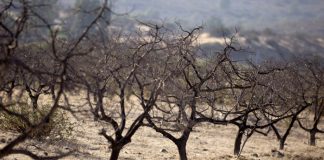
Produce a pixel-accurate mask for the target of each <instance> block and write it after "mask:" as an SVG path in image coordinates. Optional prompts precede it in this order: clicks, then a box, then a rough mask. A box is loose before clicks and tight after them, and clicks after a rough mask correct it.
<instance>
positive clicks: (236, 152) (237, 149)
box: [234, 128, 245, 155]
mask: <svg viewBox="0 0 324 160" xmlns="http://www.w3.org/2000/svg"><path fill="white" fill-rule="evenodd" d="M244 130H245V129H243V128H240V129H239V131H238V132H237V135H236V138H235V144H234V155H239V154H240V151H241V142H242V138H243V134H244Z"/></svg>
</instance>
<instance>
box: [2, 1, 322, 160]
mask: <svg viewBox="0 0 324 160" xmlns="http://www.w3.org/2000/svg"><path fill="white" fill-rule="evenodd" d="M33 2H34V3H36V4H34V3H31V1H30V0H3V1H1V2H0V36H1V37H2V39H0V51H1V55H0V71H1V72H0V76H1V79H0V127H1V128H0V130H1V132H3V133H5V134H6V135H5V134H4V135H5V136H8V137H5V138H4V139H1V143H2V144H1V145H0V159H3V158H7V157H10V156H14V155H17V154H22V155H25V156H28V157H30V158H32V159H59V158H64V157H66V156H72V157H77V156H79V153H81V152H85V151H81V150H82V146H81V145H80V144H78V138H79V139H80V138H84V137H86V136H88V138H90V139H91V138H93V137H96V138H97V140H98V139H100V145H102V146H104V147H103V148H104V149H102V148H100V147H102V146H100V147H99V148H98V147H97V145H98V144H96V143H87V144H86V145H90V146H93V148H92V150H99V151H100V152H104V153H109V154H110V156H107V155H105V157H104V158H105V159H107V157H109V158H110V159H111V160H117V159H120V155H121V154H124V153H127V152H128V147H129V146H132V145H137V144H138V141H136V140H138V139H139V138H138V137H137V136H139V135H143V136H141V137H140V138H141V140H142V141H145V142H142V143H151V142H153V141H167V142H166V143H169V142H171V144H170V145H169V146H168V147H170V148H172V147H173V148H174V151H173V150H172V151H170V149H169V148H162V149H161V150H160V152H161V154H168V152H169V151H170V152H172V154H174V155H175V154H177V155H178V157H179V159H181V160H187V159H189V158H192V157H194V156H193V155H190V154H191V153H190V152H194V153H195V154H205V152H213V150H212V151H211V150H210V149H209V147H210V148H213V149H215V150H217V149H219V148H221V147H222V145H229V143H228V142H224V141H222V140H221V139H218V140H219V141H220V142H221V144H216V141H215V139H217V138H220V137H221V138H223V139H226V140H228V139H230V140H231V141H232V142H233V143H232V144H231V145H229V146H230V147H231V148H232V149H233V155H228V154H229V153H226V154H222V155H220V156H218V158H222V159H232V158H238V159H248V157H254V158H259V157H261V156H262V157H263V158H264V157H273V158H283V157H285V158H295V159H298V158H305V159H317V158H323V156H324V155H323V154H322V153H321V154H320V155H319V156H317V155H316V156H315V155H302V154H300V153H294V154H293V155H290V154H291V153H292V151H291V150H290V149H294V148H298V147H296V146H293V145H290V143H291V141H288V139H289V138H291V137H292V136H294V138H295V139H296V137H297V138H298V136H299V135H298V134H302V133H303V132H302V131H303V130H304V131H306V132H307V133H308V134H309V138H308V139H309V145H311V146H315V147H316V145H318V144H321V143H323V140H322V139H320V140H318V136H319V134H321V133H324V130H323V128H322V127H323V125H324V124H323V119H322V118H323V116H324V82H323V79H324V66H323V64H322V62H320V60H319V61H318V59H317V58H313V57H311V58H310V57H299V55H296V57H293V58H291V59H289V60H285V61H278V60H276V59H273V60H268V59H266V60H265V61H264V62H259V61H258V62H255V61H252V60H251V59H237V57H239V56H238V55H241V54H244V48H242V46H241V45H240V41H239V40H238V38H239V35H238V34H237V33H234V34H233V35H231V34H224V36H227V37H224V44H223V48H222V49H221V50H217V51H214V50H213V52H207V51H206V50H205V48H203V47H202V46H200V44H199V36H200V35H201V33H202V32H203V27H200V26H198V27H195V28H191V29H188V28H186V27H185V26H182V25H181V24H180V23H177V24H176V25H172V26H171V28H168V26H170V25H169V24H168V25H164V24H163V23H162V24H151V23H148V22H141V21H138V22H137V23H138V26H140V27H138V29H137V30H136V31H135V32H133V31H121V30H118V29H113V27H111V26H109V25H110V21H111V14H114V12H113V11H112V8H111V6H112V5H111V4H110V1H109V0H103V1H100V2H102V3H92V4H93V6H91V9H90V10H87V9H86V8H84V7H85V6H86V5H87V4H86V3H87V1H80V3H78V4H77V5H78V10H77V11H76V13H73V14H70V15H71V16H73V15H74V16H75V19H74V20H75V21H71V22H72V23H73V24H70V23H71V22H66V23H65V21H62V22H60V23H59V24H53V23H54V22H56V21H55V20H54V19H53V15H59V14H58V13H48V15H47V14H46V13H44V10H43V9H42V7H46V8H50V9H49V11H48V12H55V9H54V8H55V7H54V6H52V5H54V4H55V2H56V1H51V3H49V4H43V3H41V2H42V1H40V2H37V1H33ZM96 2H98V1H96ZM222 2H223V7H225V8H231V6H227V5H226V1H222ZM38 3H39V4H38ZM37 4H38V5H37ZM48 17H51V18H48ZM82 18H85V19H86V22H85V23H86V24H83V23H81V22H82V20H81V19H82ZM65 20H69V19H65ZM80 25H84V26H80ZM69 26H80V28H78V29H76V30H74V31H73V30H70V29H71V28H69ZM267 34H272V33H271V32H267ZM59 35H64V36H59ZM63 37H64V38H63ZM265 43H268V42H265ZM269 43H271V44H274V43H272V42H269ZM274 45H275V44H274ZM270 48H271V46H270ZM44 97H46V98H44ZM72 119H73V120H74V121H76V122H75V123H78V124H80V125H78V126H79V127H81V129H80V128H75V127H74V124H75V123H74V122H72ZM89 124H91V125H89ZM309 124H310V125H309ZM82 125H84V126H82ZM82 127H84V128H82ZM235 127H236V128H235ZM144 130H149V131H145V132H144ZM74 131H75V132H74ZM12 132H13V133H14V134H9V133H12ZM154 132H155V133H154ZM205 132H206V133H208V134H205ZM223 132H224V133H223ZM7 134H8V135H7ZM72 135H73V138H75V139H73V140H74V142H71V141H68V140H67V138H68V137H70V136H72ZM97 135H100V137H97ZM211 135H212V136H211ZM260 135H262V136H263V137H262V138H260ZM0 136H2V135H0ZM159 136H160V137H159ZM152 137H153V138H152ZM271 137H272V138H273V137H276V138H277V140H278V141H279V146H278V145H277V144H274V145H273V144H271V145H269V144H268V145H269V146H271V147H272V148H267V149H268V150H269V151H268V152H266V153H262V152H261V151H260V150H258V149H256V148H258V147H262V146H261V144H260V141H261V140H264V141H266V142H267V143H269V141H271ZM292 138H293V137H292ZM7 139H8V140H7ZM9 139H10V140H9ZM134 139H136V140H135V141H134ZM45 140H50V141H52V142H54V141H62V143H60V144H58V146H56V147H57V149H56V150H55V151H53V148H51V147H52V146H45V145H44V144H42V142H44V141H45ZM73 140H72V141H73ZM254 140H255V141H257V142H253V143H254V145H255V144H258V146H250V145H249V144H250V141H254ZM208 141H212V142H213V143H214V142H215V144H210V143H208ZM193 142H196V143H195V145H197V146H189V145H188V144H190V143H193ZM197 142H201V143H197ZM293 144H297V143H295V142H294V143H293ZM53 145H54V144H53ZM204 145H207V146H205V148H200V147H201V146H204ZM321 145H323V144H321ZM30 146H33V148H31V147H30ZM71 146H72V147H73V146H74V148H72V147H71ZM147 146H149V145H147ZM246 146H249V147H250V149H249V150H248V151H246V150H243V149H244V148H245V147H246ZM192 147H195V149H193V148H192ZM253 147H254V149H256V150H258V152H259V151H260V152H261V153H254V151H253ZM263 147H264V146H263ZM273 147H274V148H273ZM108 148H109V149H108ZM139 148H140V147H139ZM251 148H252V149H251ZM305 148H307V147H305ZM307 149H308V150H306V149H305V151H304V152H308V151H309V148H307ZM315 149H316V151H317V150H322V149H323V148H320V147H317V148H315ZM176 151H177V153H176ZM43 152H45V153H46V154H45V153H44V156H43ZM49 152H51V153H50V154H48V153H49ZM157 152H158V150H157V151H155V152H153V153H152V154H157V155H158V154H159V153H157ZM245 152H251V153H248V156H247V154H245V155H242V154H244V153H245ZM309 152H310V151H309ZM215 153H218V152H215ZM311 153H313V152H311ZM88 155H89V154H88ZM174 155H173V157H171V159H175V157H176V156H174ZM296 155H299V157H296ZM209 156H210V155H206V156H205V158H214V157H209ZM213 156H215V155H213ZM216 157H217V156H216ZM77 158H80V157H77ZM101 158H102V157H101ZM90 159H91V158H90Z"/></svg>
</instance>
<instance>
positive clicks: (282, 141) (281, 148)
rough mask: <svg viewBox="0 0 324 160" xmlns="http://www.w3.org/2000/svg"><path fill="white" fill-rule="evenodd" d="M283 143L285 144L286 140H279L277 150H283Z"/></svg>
mask: <svg viewBox="0 0 324 160" xmlns="http://www.w3.org/2000/svg"><path fill="white" fill-rule="evenodd" d="M285 142H286V138H284V137H283V138H281V139H280V141H279V149H280V150H283V149H284V148H285Z"/></svg>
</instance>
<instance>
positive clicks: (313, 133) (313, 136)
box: [308, 130, 316, 146]
mask: <svg viewBox="0 0 324 160" xmlns="http://www.w3.org/2000/svg"><path fill="white" fill-rule="evenodd" d="M309 135H310V137H309V142H308V144H309V145H311V146H315V145H316V131H315V130H311V131H310V132H309Z"/></svg>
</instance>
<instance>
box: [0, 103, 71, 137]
mask: <svg viewBox="0 0 324 160" xmlns="http://www.w3.org/2000/svg"><path fill="white" fill-rule="evenodd" d="M8 109H9V110H10V111H12V112H15V113H18V114H21V115H23V116H24V117H26V118H27V119H28V120H29V121H30V122H31V123H32V124H37V123H39V122H40V121H41V120H42V118H43V117H44V116H45V115H46V114H47V113H48V111H49V110H50V109H51V106H49V105H44V106H41V107H39V108H38V109H33V108H32V106H31V105H28V104H25V103H24V104H16V105H13V106H11V107H10V108H8ZM28 127H29V126H28V125H27V123H26V122H25V121H24V120H22V119H21V118H18V117H16V116H13V115H10V114H8V113H5V112H0V130H3V131H9V132H13V133H23V132H25V131H26V130H28V129H29V128H28ZM73 129H74V123H71V122H70V121H69V118H68V115H67V113H66V112H64V111H62V110H59V109H58V110H56V111H55V112H54V114H53V115H52V116H51V119H50V121H49V122H48V123H46V124H45V125H44V126H43V127H40V128H37V129H36V130H35V131H34V132H32V133H31V134H30V135H29V138H32V139H36V140H40V141H41V140H45V139H46V140H52V141H58V140H63V139H65V138H69V137H70V136H71V135H72V131H73Z"/></svg>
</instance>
